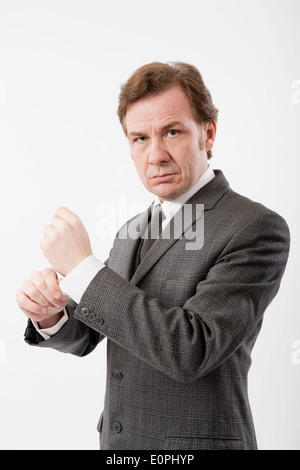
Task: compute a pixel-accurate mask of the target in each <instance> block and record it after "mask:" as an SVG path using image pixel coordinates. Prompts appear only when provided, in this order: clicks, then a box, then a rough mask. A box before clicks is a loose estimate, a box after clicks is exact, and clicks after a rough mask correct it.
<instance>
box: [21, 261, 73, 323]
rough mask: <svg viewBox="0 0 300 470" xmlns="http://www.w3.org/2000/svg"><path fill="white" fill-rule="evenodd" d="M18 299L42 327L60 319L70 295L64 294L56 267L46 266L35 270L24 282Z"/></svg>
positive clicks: (23, 309)
mask: <svg viewBox="0 0 300 470" xmlns="http://www.w3.org/2000/svg"><path fill="white" fill-rule="evenodd" d="M16 300H17V304H18V306H19V307H20V309H21V310H22V311H23V312H24V313H25V315H26V316H27V317H29V318H31V320H33V321H35V322H38V323H40V324H41V327H42V328H48V327H50V326H53V325H55V323H57V322H58V321H59V319H60V317H61V316H62V313H61V312H62V310H63V309H64V307H65V306H66V304H67V301H68V296H66V295H62V292H61V289H60V287H59V280H58V279H57V275H56V272H55V271H54V269H52V268H46V269H43V270H42V271H34V272H33V273H32V274H31V276H30V279H29V280H26V281H24V282H23V284H22V287H21V289H19V290H18V291H17V294H16Z"/></svg>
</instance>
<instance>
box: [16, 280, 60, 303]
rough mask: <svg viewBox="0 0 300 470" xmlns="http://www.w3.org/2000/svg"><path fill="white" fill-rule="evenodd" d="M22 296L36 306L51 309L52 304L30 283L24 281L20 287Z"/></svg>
mask: <svg viewBox="0 0 300 470" xmlns="http://www.w3.org/2000/svg"><path fill="white" fill-rule="evenodd" d="M22 289H23V292H24V294H25V295H26V296H27V297H28V298H29V299H31V300H32V301H33V302H35V303H36V304H38V305H40V306H42V307H46V308H47V307H53V304H52V303H51V302H49V301H48V299H47V298H45V297H44V295H43V294H42V292H40V291H39V289H38V288H37V287H36V286H35V285H34V284H33V282H31V281H24V282H23V285H22Z"/></svg>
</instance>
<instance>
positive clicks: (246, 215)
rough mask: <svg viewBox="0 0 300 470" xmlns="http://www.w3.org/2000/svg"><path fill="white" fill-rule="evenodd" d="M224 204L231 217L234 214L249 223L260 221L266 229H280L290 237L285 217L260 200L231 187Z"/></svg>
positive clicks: (243, 221) (223, 201)
mask: <svg viewBox="0 0 300 470" xmlns="http://www.w3.org/2000/svg"><path fill="white" fill-rule="evenodd" d="M222 204H223V205H225V206H227V207H228V211H229V212H230V214H227V215H228V216H229V217H230V216H233V215H234V218H235V219H239V220H240V223H241V224H242V223H245V224H248V223H251V221H253V222H254V223H258V222H259V223H260V224H262V225H263V226H264V227H265V228H266V229H267V228H269V229H272V230H275V231H276V230H280V231H281V232H282V233H285V234H286V236H287V237H289V227H288V224H287V222H286V220H285V219H284V217H282V216H281V215H280V214H278V213H277V212H276V211H274V210H272V209H270V208H269V207H267V206H265V205H264V204H262V203H260V202H257V201H253V200H252V199H250V198H248V197H246V196H244V195H242V194H239V193H237V192H235V191H233V190H232V189H229V190H228V191H227V193H226V194H225V196H224V198H223V200H222Z"/></svg>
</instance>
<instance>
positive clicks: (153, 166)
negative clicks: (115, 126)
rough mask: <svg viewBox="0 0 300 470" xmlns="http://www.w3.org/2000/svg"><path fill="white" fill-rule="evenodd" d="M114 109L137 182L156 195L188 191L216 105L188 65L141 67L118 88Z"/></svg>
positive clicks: (211, 133) (202, 166)
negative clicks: (137, 175)
mask: <svg viewBox="0 0 300 470" xmlns="http://www.w3.org/2000/svg"><path fill="white" fill-rule="evenodd" d="M118 115H119V118H120V121H121V123H122V126H123V129H124V132H125V134H126V135H127V136H128V139H129V144H130V148H131V155H132V158H133V160H134V163H135V165H136V168H137V171H138V173H139V176H140V178H141V180H142V182H143V184H144V185H145V187H146V188H147V189H148V190H149V191H150V192H152V193H154V194H156V195H157V196H159V197H160V199H161V200H162V201H163V200H172V199H175V198H176V197H178V196H180V195H181V194H183V193H184V192H186V191H188V190H189V189H190V188H191V187H192V186H193V185H194V184H195V183H196V182H197V180H198V179H199V178H200V176H201V175H202V174H203V173H204V171H205V170H206V168H207V160H208V159H209V158H211V156H212V154H211V149H212V147H213V143H214V139H215V134H216V121H217V116H218V110H217V109H216V108H215V106H214V105H213V102H212V98H211V95H210V93H209V91H208V90H207V88H206V87H205V85H204V82H203V80H202V77H201V75H200V73H199V71H198V70H197V69H196V68H195V67H194V66H192V65H189V64H183V63H173V64H162V63H158V62H154V63H152V64H148V65H145V66H143V67H141V68H140V69H138V70H137V71H136V72H135V73H134V74H133V75H132V76H131V77H130V78H129V80H128V81H127V82H126V83H125V84H124V85H123V86H122V88H121V93H120V97H119V108H118Z"/></svg>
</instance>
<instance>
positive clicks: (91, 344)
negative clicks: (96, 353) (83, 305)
mask: <svg viewBox="0 0 300 470" xmlns="http://www.w3.org/2000/svg"><path fill="white" fill-rule="evenodd" d="M76 308H77V304H76V303H75V302H74V301H73V299H69V301H68V304H67V305H66V310H67V313H68V316H69V319H68V321H67V322H66V323H65V325H64V326H63V327H62V328H61V330H60V331H59V332H58V333H56V334H55V335H54V336H52V337H51V338H50V339H47V340H45V339H44V338H43V337H42V336H41V335H40V334H39V333H38V331H37V330H36V328H35V327H34V326H33V324H32V322H31V320H28V324H27V328H26V330H25V335H24V337H25V338H24V339H25V341H26V343H28V344H29V345H30V346H39V347H41V348H51V349H56V350H57V351H60V352H63V353H70V354H74V355H75V356H80V357H81V356H86V355H87V354H89V353H90V352H92V351H93V349H95V347H96V346H97V344H98V343H99V342H100V341H102V339H103V338H104V336H103V335H101V333H99V332H98V331H96V330H94V329H93V328H90V327H89V326H88V325H85V324H84V323H82V322H80V321H78V320H76V319H75V318H74V316H73V315H74V311H75V309H76Z"/></svg>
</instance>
